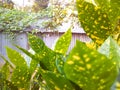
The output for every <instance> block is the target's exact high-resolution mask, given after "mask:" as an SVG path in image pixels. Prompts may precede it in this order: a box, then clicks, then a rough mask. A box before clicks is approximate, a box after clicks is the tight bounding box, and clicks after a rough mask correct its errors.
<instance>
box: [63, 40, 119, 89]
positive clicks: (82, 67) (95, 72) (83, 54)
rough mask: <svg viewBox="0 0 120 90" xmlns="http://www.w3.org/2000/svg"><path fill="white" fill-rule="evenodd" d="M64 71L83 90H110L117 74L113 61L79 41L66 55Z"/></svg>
mask: <svg viewBox="0 0 120 90" xmlns="http://www.w3.org/2000/svg"><path fill="white" fill-rule="evenodd" d="M64 71H65V74H66V77H67V78H68V79H70V80H71V81H73V82H74V83H76V84H78V85H79V86H80V87H81V88H82V89H83V90H110V87H111V86H112V84H113V82H114V80H115V79H116V76H117V74H118V72H117V68H116V62H115V61H112V60H110V59H108V58H107V57H105V56H104V55H102V54H100V53H98V52H97V51H95V50H93V49H89V48H88V47H87V46H86V45H85V44H83V43H81V42H79V41H77V44H76V46H75V47H74V48H73V50H72V51H71V53H70V55H69V56H68V59H67V61H66V63H65V65H64ZM111 71H112V72H113V73H112V74H111ZM108 75H109V76H108Z"/></svg>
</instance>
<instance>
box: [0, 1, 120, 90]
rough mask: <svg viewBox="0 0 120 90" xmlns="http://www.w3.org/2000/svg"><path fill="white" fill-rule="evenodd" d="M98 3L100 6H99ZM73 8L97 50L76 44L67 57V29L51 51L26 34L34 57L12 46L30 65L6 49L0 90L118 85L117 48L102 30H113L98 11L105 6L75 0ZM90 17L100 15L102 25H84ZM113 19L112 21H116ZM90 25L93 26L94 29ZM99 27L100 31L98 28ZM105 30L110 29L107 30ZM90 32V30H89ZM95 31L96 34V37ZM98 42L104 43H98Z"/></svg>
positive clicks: (91, 89)
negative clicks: (76, 8)
mask: <svg viewBox="0 0 120 90" xmlns="http://www.w3.org/2000/svg"><path fill="white" fill-rule="evenodd" d="M96 1H98V0H96ZM99 3H100V5H101V4H103V3H101V2H99ZM105 4H106V3H105ZM77 5H78V7H79V12H80V13H79V18H80V20H82V21H81V24H82V26H83V28H85V29H87V33H88V35H90V36H91V37H92V36H93V37H94V38H93V37H92V38H93V40H94V41H95V42H96V43H97V45H100V46H99V48H97V49H93V48H89V47H88V46H87V45H86V44H85V43H83V42H80V41H77V42H76V45H75V47H74V48H73V49H72V50H71V51H70V53H69V54H67V49H68V47H69V44H70V41H71V37H72V34H71V31H70V29H69V30H68V31H67V32H66V33H65V34H63V35H62V36H61V37H60V38H59V39H58V41H57V43H56V45H55V48H54V50H51V49H50V48H48V47H47V46H46V45H45V43H44V42H43V41H42V40H41V39H40V38H39V37H36V36H34V35H32V34H28V40H29V45H30V46H31V48H32V49H33V50H34V52H35V54H32V53H30V52H28V51H27V50H25V49H23V48H21V47H19V46H16V47H17V48H18V49H20V50H21V51H23V52H24V53H25V54H26V55H28V56H29V57H30V58H31V63H30V65H28V64H26V62H25V59H24V58H23V56H22V55H21V54H20V53H18V52H17V51H15V50H12V49H10V48H8V47H7V48H6V50H7V54H8V58H9V60H7V59H5V58H4V57H3V56H1V57H2V58H3V59H4V60H5V62H6V63H5V65H4V66H3V67H2V69H0V81H2V83H1V82H0V85H1V86H2V88H5V89H7V88H11V89H12V88H17V89H23V90H24V89H25V90H35V89H36V88H37V89H36V90H38V89H43V90H110V89H111V87H112V86H113V85H114V82H117V83H118V81H117V80H116V78H117V77H118V74H119V67H120V61H119V60H120V53H119V52H120V47H119V45H118V44H117V42H116V41H115V40H114V39H113V38H112V37H111V36H110V35H111V34H112V33H108V32H107V31H105V30H106V28H107V30H108V31H109V30H112V28H113V24H112V25H111V24H110V23H111V21H110V20H109V17H107V14H106V13H103V11H102V10H101V9H105V7H104V6H103V7H101V8H100V7H99V8H98V7H97V8H96V6H95V5H93V4H92V3H89V2H86V1H84V0H78V1H77ZM83 7H84V8H83ZM95 8H96V9H95ZM84 9H85V10H84ZM91 10H94V12H95V14H96V15H94V14H92V11H91ZM88 11H90V12H91V14H89V13H88ZM81 13H82V14H81ZM98 13H100V15H99V14H98ZM84 15H88V16H84ZM90 15H93V16H94V17H91V19H90V20H92V18H93V19H95V20H96V18H97V17H98V16H99V17H101V15H103V16H102V17H101V18H102V20H105V21H106V23H102V21H101V22H99V23H98V22H96V21H94V20H93V21H92V23H91V24H90V23H88V21H90V20H89V16H90ZM104 15H105V16H104ZM97 19H98V18H97ZM116 19H118V18H116ZM116 19H114V20H113V21H116ZM109 22H110V23H109ZM93 25H95V29H94V28H93V27H94V26H93ZM92 26H93V27H92ZM101 26H103V27H104V28H103V29H102V28H101ZM108 27H110V28H109V29H108ZM88 29H89V30H88ZM90 29H93V30H94V31H90ZM100 30H103V31H102V32H101V33H100V34H103V35H104V34H105V35H107V36H100V34H99V33H98V32H99V31H100ZM104 31H105V32H104ZM95 32H97V33H98V34H99V35H98V36H97V33H95ZM113 32H114V31H113ZM108 36H109V37H108ZM98 40H101V41H102V42H104V41H105V42H104V43H102V42H101V41H100V42H99V41H98ZM101 44H102V45H101ZM20 62H21V63H20ZM9 70H12V73H9V72H10V71H9ZM4 71H6V72H4ZM116 87H117V85H116ZM17 89H16V90H17Z"/></svg>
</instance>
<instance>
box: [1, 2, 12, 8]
mask: <svg viewBox="0 0 120 90" xmlns="http://www.w3.org/2000/svg"><path fill="white" fill-rule="evenodd" d="M13 6H14V3H13V2H12V1H11V0H0V7H3V8H8V9H13Z"/></svg>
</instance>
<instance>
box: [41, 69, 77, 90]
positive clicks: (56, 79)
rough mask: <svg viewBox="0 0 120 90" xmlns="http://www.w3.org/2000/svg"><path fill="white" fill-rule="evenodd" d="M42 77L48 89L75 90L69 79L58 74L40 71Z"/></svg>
mask: <svg viewBox="0 0 120 90" xmlns="http://www.w3.org/2000/svg"><path fill="white" fill-rule="evenodd" d="M42 77H43V79H44V80H45V81H46V83H47V86H48V87H49V90H75V89H74V87H73V86H72V84H71V83H70V81H69V80H67V79H66V78H65V77H64V76H61V75H59V74H56V73H53V72H50V71H42Z"/></svg>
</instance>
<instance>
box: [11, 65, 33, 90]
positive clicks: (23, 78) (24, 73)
mask: <svg viewBox="0 0 120 90" xmlns="http://www.w3.org/2000/svg"><path fill="white" fill-rule="evenodd" d="M30 77H31V75H30V71H29V69H28V68H27V67H24V66H21V67H16V69H15V70H14V71H13V73H12V77H11V81H12V83H13V84H14V85H16V86H17V87H19V88H25V89H26V90H27V89H28V88H29V85H30Z"/></svg>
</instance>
